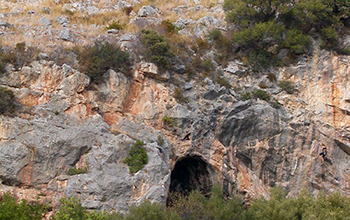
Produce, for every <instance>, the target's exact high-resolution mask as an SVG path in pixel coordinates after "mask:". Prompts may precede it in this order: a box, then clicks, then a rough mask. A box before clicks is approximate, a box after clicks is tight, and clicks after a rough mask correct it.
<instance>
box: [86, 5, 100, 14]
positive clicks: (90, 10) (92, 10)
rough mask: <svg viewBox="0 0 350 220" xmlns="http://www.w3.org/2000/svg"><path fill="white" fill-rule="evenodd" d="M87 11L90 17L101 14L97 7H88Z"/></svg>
mask: <svg viewBox="0 0 350 220" xmlns="http://www.w3.org/2000/svg"><path fill="white" fill-rule="evenodd" d="M85 10H86V12H87V13H88V15H95V14H98V13H100V9H98V8H97V7H95V6H88V7H86V9H85Z"/></svg>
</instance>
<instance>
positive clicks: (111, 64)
mask: <svg viewBox="0 0 350 220" xmlns="http://www.w3.org/2000/svg"><path fill="white" fill-rule="evenodd" d="M77 50H78V51H77V52H78V60H79V64H80V69H81V70H82V71H83V72H84V73H85V74H87V75H88V76H90V78H91V80H92V81H95V82H100V81H101V80H103V78H102V76H103V74H104V73H105V72H106V71H107V70H109V69H113V70H116V71H123V72H124V73H128V72H129V66H130V64H129V53H128V52H125V51H122V50H121V49H120V48H119V47H116V46H114V45H113V44H110V43H108V42H99V41H96V42H95V44H94V45H93V46H86V47H84V48H83V49H77Z"/></svg>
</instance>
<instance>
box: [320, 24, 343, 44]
mask: <svg viewBox="0 0 350 220" xmlns="http://www.w3.org/2000/svg"><path fill="white" fill-rule="evenodd" d="M320 34H321V38H322V43H321V45H320V47H321V48H322V49H326V50H330V49H333V48H335V47H337V45H338V44H339V42H338V34H337V32H336V30H334V28H333V27H325V28H322V29H321V30H320Z"/></svg>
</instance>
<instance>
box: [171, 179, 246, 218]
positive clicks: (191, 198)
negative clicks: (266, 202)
mask: <svg viewBox="0 0 350 220" xmlns="http://www.w3.org/2000/svg"><path fill="white" fill-rule="evenodd" d="M169 196H170V197H171V198H170V200H171V201H172V202H171V204H169V205H168V210H171V211H173V212H175V213H177V214H178V215H179V216H180V217H181V219H212V220H231V219H242V218H243V207H242V202H241V200H240V199H239V198H238V197H235V196H234V197H233V198H232V199H228V200H224V198H223V194H222V192H221V188H220V186H216V185H215V186H213V187H212V189H211V193H210V196H208V197H205V196H204V195H202V194H201V193H200V192H199V191H198V190H195V191H192V192H190V193H189V195H188V196H187V197H186V196H184V195H181V194H170V195H169Z"/></svg>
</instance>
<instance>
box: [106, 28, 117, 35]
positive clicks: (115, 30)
mask: <svg viewBox="0 0 350 220" xmlns="http://www.w3.org/2000/svg"><path fill="white" fill-rule="evenodd" d="M107 33H108V34H118V33H119V30H118V29H108V30H107Z"/></svg>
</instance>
